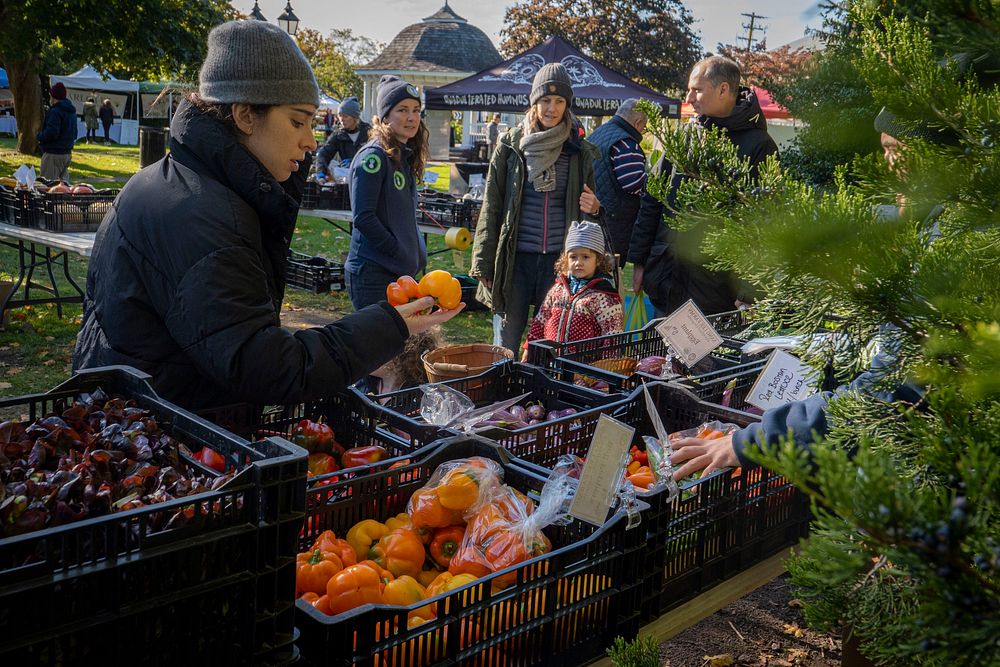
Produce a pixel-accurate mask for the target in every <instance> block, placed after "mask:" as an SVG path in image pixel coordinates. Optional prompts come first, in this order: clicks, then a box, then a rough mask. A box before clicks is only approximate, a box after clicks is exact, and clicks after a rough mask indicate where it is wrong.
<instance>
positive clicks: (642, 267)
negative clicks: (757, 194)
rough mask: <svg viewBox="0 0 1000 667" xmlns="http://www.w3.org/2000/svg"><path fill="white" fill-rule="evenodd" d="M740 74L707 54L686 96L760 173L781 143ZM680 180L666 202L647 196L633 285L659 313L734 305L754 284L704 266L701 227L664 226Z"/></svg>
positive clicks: (632, 254)
mask: <svg viewBox="0 0 1000 667" xmlns="http://www.w3.org/2000/svg"><path fill="white" fill-rule="evenodd" d="M740 76H741V75H740V69H739V65H737V64H736V63H735V62H733V61H731V60H729V59H728V58H723V57H721V56H712V57H711V58H706V59H705V60H702V61H701V62H699V63H698V64H696V65H695V66H694V69H692V70H691V76H690V78H689V79H688V96H687V101H688V103H690V104H691V105H692V107H694V110H695V113H697V114H698V116H697V118H696V119H695V121H694V122H695V123H696V124H698V125H700V126H701V127H704V128H712V127H718V128H722V129H724V130H725V132H726V136H727V137H728V138H729V139H730V140H731V141H732V142H733V143H734V144H735V145H736V152H737V155H738V156H739V157H740V158H746V159H748V160H749V161H750V167H751V176H753V177H756V175H757V168H758V167H759V166H760V164H761V163H763V162H764V160H766V159H767V158H768V157H769V156H771V155H776V154H777V152H778V146H777V144H775V143H774V140H773V139H772V138H771V137H770V135H768V133H767V121H766V120H765V119H764V113H763V112H762V111H761V109H760V103H759V102H758V101H757V97H756V95H755V94H754V92H753V90H751V89H749V88H743V87H740V85H739V81H740ZM671 169H672V167H671V165H670V164H669V163H664V162H661V163H660V164H659V165H657V166H656V167H654V169H653V170H652V172H653V173H656V174H665V173H670V170H671ZM681 181H682V178H681V176H679V175H677V174H675V175H674V176H673V177H672V179H671V183H670V192H669V195H668V206H667V207H664V205H663V203H661V202H660V201H659V200H657V199H656V198H654V197H653V196H652V195H649V194H645V195H643V198H642V202H641V207H640V211H639V217H638V219H637V220H636V224H635V227H634V229H633V230H632V241H631V243H630V245H629V261H631V262H633V264H634V265H635V267H634V273H633V285H634V287H636V288H638V287H640V286H642V287H644V288H645V290H646V293H647V294H648V295H649V298H650V301H651V302H652V303H653V306H654V308H655V309H656V311H657V315H661V314H663V313H664V312H670V311H672V310H674V309H676V308H677V307H679V306H680V305H681V304H683V303H684V302H685V301H687V300H688V299H693V300H694V302H695V303H696V304H698V307H699V308H701V310H702V311H703V312H705V313H718V312H722V311H726V310H732V309H733V308H735V307H736V302H737V301H741V302H745V301H750V300H751V299H752V295H751V294H749V286H748V285H746V284H744V283H741V282H739V281H737V279H736V278H735V276H733V275H732V274H730V273H728V272H720V271H710V270H709V269H706V268H705V267H704V264H705V262H706V258H705V257H704V256H703V255H702V253H701V241H702V235H701V233H700V231H699V230H697V229H696V230H691V231H689V232H685V233H683V234H678V233H675V232H673V231H672V230H671V231H668V230H663V229H660V228H661V227H663V226H664V224H665V223H664V220H663V217H664V215H668V216H669V215H671V214H670V208H672V207H673V198H674V196H675V195H676V192H677V188H678V187H679V186H680V183H681ZM661 250H662V252H660V251H661ZM658 253H659V254H658ZM654 262H655V263H657V264H658V263H660V262H666V263H667V264H665V265H654ZM647 270H648V271H649V272H650V275H649V276H648V277H647V275H646V272H647ZM666 281H669V282H666Z"/></svg>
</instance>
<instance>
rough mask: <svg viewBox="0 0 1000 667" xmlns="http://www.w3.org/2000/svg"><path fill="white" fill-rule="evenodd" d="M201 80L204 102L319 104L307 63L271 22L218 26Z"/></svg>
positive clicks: (200, 92) (209, 40)
mask: <svg viewBox="0 0 1000 667" xmlns="http://www.w3.org/2000/svg"><path fill="white" fill-rule="evenodd" d="M199 78H200V81H201V83H200V85H199V86H198V94H199V95H200V96H201V98H202V99H204V100H205V101H206V102H216V103H222V104H231V103H234V102H242V103H244V104H273V105H277V104H312V105H313V106H317V107H318V106H319V86H318V85H316V77H315V76H314V75H313V71H312V68H311V67H310V66H309V62H308V61H307V60H306V58H305V56H303V55H302V51H300V50H299V47H298V45H297V44H296V43H295V40H293V39H292V38H291V36H290V35H289V34H288V33H286V32H285V31H284V30H282V29H281V28H279V27H278V26H276V25H274V24H272V23H268V22H267V21H252V20H251V21H229V22H227V23H223V24H221V25H217V26H215V28H213V29H212V32H210V33H208V55H206V56H205V63H204V64H203V65H202V66H201V74H200V77H199Z"/></svg>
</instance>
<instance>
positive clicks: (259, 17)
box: [250, 0, 267, 21]
mask: <svg viewBox="0 0 1000 667" xmlns="http://www.w3.org/2000/svg"><path fill="white" fill-rule="evenodd" d="M250 18H252V19H254V20H255V21H267V19H266V18H264V15H263V14H261V12H260V7H259V6H258V5H257V0H254V3H253V9H252V10H251V11H250Z"/></svg>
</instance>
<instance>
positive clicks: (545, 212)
mask: <svg viewBox="0 0 1000 667" xmlns="http://www.w3.org/2000/svg"><path fill="white" fill-rule="evenodd" d="M548 251H549V193H548V192H546V193H545V205H544V206H543V207H542V254H545V253H546V252H548Z"/></svg>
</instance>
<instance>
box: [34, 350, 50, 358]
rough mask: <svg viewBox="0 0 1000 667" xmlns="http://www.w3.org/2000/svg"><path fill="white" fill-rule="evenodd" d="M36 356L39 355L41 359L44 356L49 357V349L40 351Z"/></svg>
mask: <svg viewBox="0 0 1000 667" xmlns="http://www.w3.org/2000/svg"><path fill="white" fill-rule="evenodd" d="M35 356H36V357H38V358H39V359H41V358H42V357H47V356H49V351H48V350H42V351H41V352H39V353H38V354H36V355H35Z"/></svg>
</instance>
